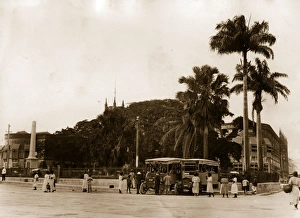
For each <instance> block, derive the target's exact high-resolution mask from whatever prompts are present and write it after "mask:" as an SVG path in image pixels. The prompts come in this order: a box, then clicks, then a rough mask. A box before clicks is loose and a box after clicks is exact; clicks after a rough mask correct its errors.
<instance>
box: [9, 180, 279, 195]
mask: <svg viewBox="0 0 300 218" xmlns="http://www.w3.org/2000/svg"><path fill="white" fill-rule="evenodd" d="M6 180H7V181H13V182H32V178H24V177H7V179H6ZM43 181H44V179H43V178H40V179H39V182H38V183H41V184H42V183H43ZM118 183H119V181H118V179H93V187H99V188H115V189H118V186H119V185H118ZM58 184H59V185H63V186H77V187H81V186H82V179H68V178H60V179H59V181H58ZM112 186H113V187H112ZM123 187H126V180H124V181H123ZM219 187H220V186H219ZM249 189H250V191H251V190H252V188H251V185H250V187H249ZM230 190H231V183H229V192H230ZM238 190H239V192H242V184H241V183H238ZM281 190H282V189H281V187H280V183H279V182H269V183H258V184H257V192H256V193H257V194H263V193H272V192H279V191H281ZM215 192H219V190H218V189H216V190H215Z"/></svg>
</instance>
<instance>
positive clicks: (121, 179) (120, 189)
mask: <svg viewBox="0 0 300 218" xmlns="http://www.w3.org/2000/svg"><path fill="white" fill-rule="evenodd" d="M123 180H124V177H123V173H122V172H121V173H120V175H119V193H120V194H122V187H123Z"/></svg>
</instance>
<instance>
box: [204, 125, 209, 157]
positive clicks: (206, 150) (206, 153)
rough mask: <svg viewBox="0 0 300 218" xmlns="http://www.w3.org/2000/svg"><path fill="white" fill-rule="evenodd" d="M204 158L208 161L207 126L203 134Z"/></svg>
mask: <svg viewBox="0 0 300 218" xmlns="http://www.w3.org/2000/svg"><path fill="white" fill-rule="evenodd" d="M203 158H204V159H208V126H207V125H205V127H204V133H203Z"/></svg>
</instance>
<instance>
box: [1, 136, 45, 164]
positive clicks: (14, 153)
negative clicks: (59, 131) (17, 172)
mask: <svg viewBox="0 0 300 218" xmlns="http://www.w3.org/2000/svg"><path fill="white" fill-rule="evenodd" d="M49 135H50V133H49V132H38V133H36V142H37V145H39V146H43V142H44V141H45V140H46V137H47V136H49ZM30 136H31V134H30V133H27V132H25V131H20V132H16V133H10V134H9V135H8V134H5V145H4V146H2V147H1V148H0V166H6V167H7V168H15V167H19V168H26V159H27V157H28V155H29V148H30ZM37 157H38V158H39V162H41V161H43V157H42V156H41V154H37Z"/></svg>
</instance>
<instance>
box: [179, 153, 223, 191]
mask: <svg viewBox="0 0 300 218" xmlns="http://www.w3.org/2000/svg"><path fill="white" fill-rule="evenodd" d="M196 172H197V173H198V175H199V177H200V182H201V187H200V191H206V186H207V182H206V179H207V176H208V173H211V174H212V179H213V187H214V188H218V185H219V163H218V162H217V161H213V160H208V159H196V158H195V159H181V184H180V185H178V188H177V189H178V192H187V191H189V192H191V188H192V177H193V176H194V174H195V173H196Z"/></svg>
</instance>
